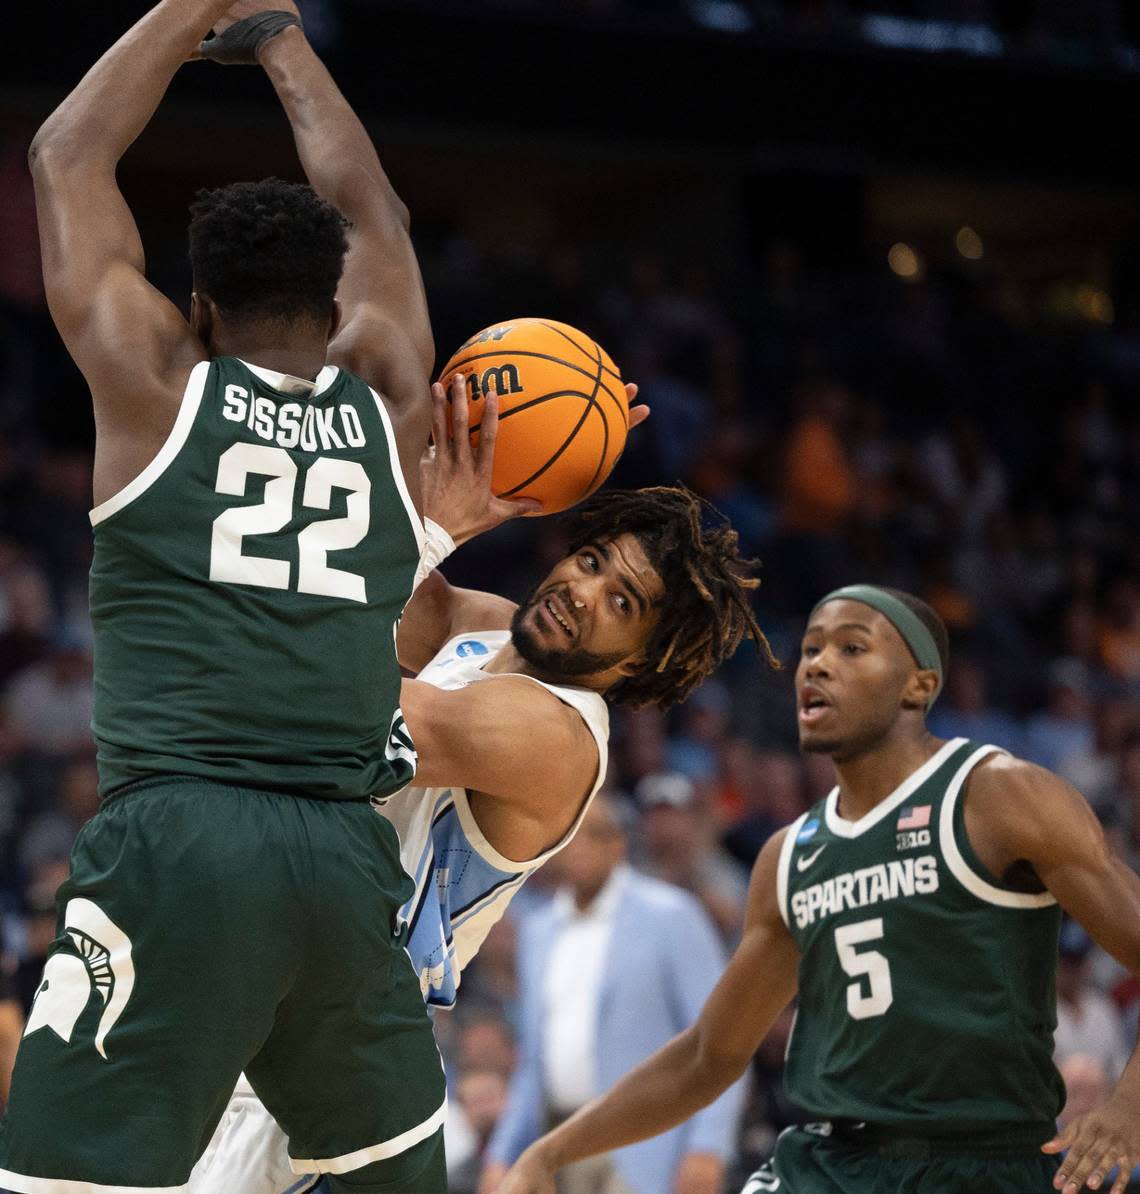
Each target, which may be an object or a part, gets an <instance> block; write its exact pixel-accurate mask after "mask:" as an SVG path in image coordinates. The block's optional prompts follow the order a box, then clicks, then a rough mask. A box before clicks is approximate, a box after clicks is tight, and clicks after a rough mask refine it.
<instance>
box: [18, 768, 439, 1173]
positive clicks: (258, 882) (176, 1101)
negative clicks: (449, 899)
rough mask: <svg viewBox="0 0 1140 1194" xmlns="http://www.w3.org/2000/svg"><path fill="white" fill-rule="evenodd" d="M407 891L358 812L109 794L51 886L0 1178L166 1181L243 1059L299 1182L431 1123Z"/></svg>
mask: <svg viewBox="0 0 1140 1194" xmlns="http://www.w3.org/2000/svg"><path fill="white" fill-rule="evenodd" d="M411 890H412V883H411V880H409V879H408V878H407V877H406V876H405V875H404V873H403V870H402V869H401V867H400V861H399V843H398V840H397V837H396V834H395V831H394V830H393V829H392V827H391V826H390V825H389V824H388V823H387V822H386V821H385V820H384V819H383V818H382V817H379V816H377V814H376V813H375V812H374V811H373V809H372V808H371V807H370V806H369V805H368V804H367V803H359V804H357V803H347V804H346V803H339V802H335V801H318V800H308V799H302V798H298V797H294V796H289V795H285V794H281V793H270V792H260V791H253V790H249V789H237V788H227V787H223V786H220V785H217V784H212V783H203V782H200V781H197V780H173V781H171V780H162V781H154V782H148V783H147V784H146V785H145V786H136V787H134V788H132V789H130V790H129V791H128V792H126V793H124V794H122V795H120V796H117V797H115V798H114V799H112V800H111V801H110V802H109V803H108V804H107V805H105V806H104V808H103V809H101V810H100V812H99V813H98V814H97V815H96V816H95V817H94V818H93V819H92V820H91V821H90V822H89V823H88V824H87V826H85V828H84V829H83V831H82V832H81V833H80V835H79V838H78V840H77V841H76V844H75V849H74V851H73V852H72V860H71V878H70V879H69V880H68V881H67V882H66V883H65V884H64V885H63V887H62V888H61V889H60V893H59V932H58V936H57V938H56V941H55V943H54V944H53V946H52V950H51V953H50V955H49V957H48V961H47V965H46V967H45V969H44V977H43V981H42V983H41V985H40V987H39V991H38V993H37V995H36V1001H35V1003H34V1005H33V1007H32V1010H31V1013H30V1015H29V1018H28V1023H27V1027H26V1029H25V1032H24V1038H23V1041H22V1042H21V1045H20V1050H19V1054H18V1056H17V1060H16V1068H15V1073H14V1075H13V1080H12V1094H11V1100H10V1103H9V1109H8V1114H7V1116H6V1117H5V1119H4V1120H3V1122H2V1123H0V1189H9V1190H13V1191H18V1192H20V1194H25V1192H27V1194H112V1192H115V1194H118V1192H122V1194H127V1192H129V1191H163V1190H177V1189H178V1188H179V1187H181V1186H182V1185H183V1184H184V1183H185V1182H186V1181H187V1179H188V1178H189V1175H190V1170H191V1168H192V1167H193V1165H194V1163H195V1161H196V1160H197V1158H198V1157H199V1156H200V1155H201V1153H202V1151H203V1150H204V1149H205V1147H206V1144H207V1142H208V1141H209V1139H210V1136H211V1134H212V1133H213V1131H214V1127H215V1125H216V1124H217V1122H218V1120H219V1118H220V1117H221V1115H222V1113H223V1111H224V1109H225V1107H226V1104H227V1101H228V1100H229V1097H230V1094H231V1093H232V1091H233V1089H234V1085H235V1083H236V1081H237V1078H238V1075H239V1074H240V1073H241V1072H242V1071H243V1070H244V1071H245V1073H246V1075H247V1077H248V1078H249V1080H250V1082H251V1084H252V1085H253V1088H254V1090H255V1091H256V1092H257V1094H258V1096H259V1097H260V1098H261V1100H262V1102H263V1103H264V1104H265V1105H266V1107H267V1108H268V1109H269V1111H270V1112H271V1113H272V1115H273V1116H274V1117H275V1118H276V1120H277V1121H278V1123H279V1124H280V1125H281V1127H282V1128H283V1129H284V1131H285V1133H286V1135H287V1136H288V1137H289V1142H290V1143H289V1151H290V1155H291V1157H292V1158H295V1161H296V1164H295V1168H296V1170H297V1172H298V1173H316V1172H321V1173H330V1174H342V1173H343V1174H347V1173H351V1172H352V1171H354V1170H357V1169H360V1168H362V1167H364V1166H370V1165H373V1164H374V1163H376V1162H378V1161H383V1160H385V1159H387V1158H390V1157H395V1156H398V1155H400V1154H401V1153H403V1152H405V1151H406V1150H408V1149H411V1148H413V1147H414V1146H415V1145H417V1144H419V1143H420V1142H421V1141H425V1140H427V1139H429V1138H430V1137H432V1136H433V1135H435V1134H436V1132H437V1130H438V1129H439V1127H440V1125H441V1124H442V1122H443V1114H444V1078H443V1069H442V1066H441V1063H440V1058H439V1053H438V1051H437V1049H436V1046H435V1040H434V1038H433V1035H432V1030H431V1023H430V1021H429V1019H428V1014H427V1010H426V1007H425V1005H424V1002H423V999H422V997H421V995H420V987H419V981H418V979H417V978H416V975H415V973H414V971H413V968H412V965H411V962H410V960H409V958H408V956H407V953H406V952H405V950H404V948H403V942H402V940H401V938H400V937H399V936H398V935H397V934H396V933H395V932H394V926H395V924H396V912H397V910H398V909H399V907H400V905H401V903H402V902H403V901H404V900H405V899H406V898H407V897H408V896H409V895H410V893H411ZM423 1189H424V1194H433V1192H434V1191H436V1190H438V1191H440V1192H442V1191H443V1189H444V1186H443V1184H442V1179H440V1180H439V1181H438V1182H436V1183H435V1184H429V1185H426V1186H424V1187H423Z"/></svg>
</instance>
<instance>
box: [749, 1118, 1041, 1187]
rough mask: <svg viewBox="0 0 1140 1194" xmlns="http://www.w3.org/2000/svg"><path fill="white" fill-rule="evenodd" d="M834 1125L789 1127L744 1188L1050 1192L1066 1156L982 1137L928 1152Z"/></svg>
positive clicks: (914, 1145)
mask: <svg viewBox="0 0 1140 1194" xmlns="http://www.w3.org/2000/svg"><path fill="white" fill-rule="evenodd" d="M829 1128H830V1125H829V1124H811V1125H809V1126H808V1127H806V1128H788V1129H787V1130H786V1131H785V1132H782V1133H781V1134H780V1139H779V1140H778V1141H777V1143H776V1151H775V1155H774V1156H773V1157H772V1159H771V1160H770V1161H768V1162H767V1163H766V1164H765V1165H763V1166H762V1167H761V1168H760V1169H759V1170H758V1171H757V1172H756V1173H754V1174H753V1175H752V1176H751V1177H750V1178H749V1179H748V1181H747V1182H746V1183H745V1185H744V1189H743V1190H742V1191H741V1194H980V1192H981V1191H984V1192H985V1194H1048V1192H1050V1191H1052V1190H1053V1176H1054V1174H1055V1173H1056V1172H1057V1166H1058V1164H1059V1162H1058V1160H1057V1158H1056V1157H1047V1156H1045V1155H1044V1154H1043V1153H1035V1152H1033V1151H1032V1150H1031V1149H1025V1148H1018V1149H1001V1148H995V1147H993V1146H991V1145H988V1144H982V1143H981V1142H979V1147H978V1149H977V1150H976V1152H975V1153H971V1152H970V1151H969V1149H970V1143H969V1139H968V1138H964V1139H962V1140H961V1143H960V1145H958V1146H957V1147H960V1148H961V1152H958V1151H957V1147H955V1146H950V1147H946V1146H945V1145H942V1146H941V1147H939V1146H935V1148H934V1149H933V1150H930V1151H926V1153H925V1155H923V1153H924V1150H923V1148H922V1147H921V1142H919V1141H916V1140H914V1138H904V1139H900V1140H899V1141H898V1142H897V1143H898V1147H891V1146H890V1145H883V1146H879V1147H874V1146H872V1147H867V1146H865V1145H862V1144H860V1143H858V1142H853V1141H851V1140H850V1139H835V1138H833V1137H831V1136H829V1135H826V1134H824V1133H825V1131H826V1130H827V1129H829ZM1046 1138H1047V1137H1045V1136H1042V1137H1041V1139H1042V1140H1044V1139H1046ZM932 1143H933V1142H932ZM907 1154H909V1155H907Z"/></svg>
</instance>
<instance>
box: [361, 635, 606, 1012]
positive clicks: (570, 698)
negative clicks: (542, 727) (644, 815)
mask: <svg viewBox="0 0 1140 1194" xmlns="http://www.w3.org/2000/svg"><path fill="white" fill-rule="evenodd" d="M509 641H510V632H509V631H506V630H494V631H479V632H477V633H473V634H461V635H457V636H456V637H455V638H453V639H452V640H451V641H450V642H448V643H446V644H445V645H444V647H443V648H442V650H440V652H439V653H438V654H437V655H436V657H435V658H434V659H433V660H432V661H431V662H430V663H429V664H428V665H427V667H425V668H424V669H423V671H421V672H420V674H419V679H421V680H424V681H426V682H427V683H429V684H434V685H436V687H438V688H445V689H457V688H464V687H466V686H467V685H468V684H476V683H479V682H481V681H484V680H489V679H493V678H494V677H493V676H492V675H488V673H487V672H485V671H484V670H483V667H484V665H485V664H487V663H488V662H490V660H491V659H492V658H493V657H494V656H495V655H496V654H497V652H498V651H499V650H500V649H501V648H502V647H503V646H505V645H506V644H507V642H509ZM526 679H528V680H530V681H531V683H533V684H539V685H540V686H541V687H542V688H545V689H547V690H548V691H549V692H552V693H553V694H554V695H555V696H556V697H558V699H559V700H560V701H562V702H564V703H565V704H567V705H570V706H571V707H572V708H574V709H576V710H577V711H578V712H579V713H580V714H581V716H582V720H583V721H584V722H585V723H586V725H587V727H588V728H589V730H590V733H591V734H592V735H593V738H594V741H595V742H596V744H597V747H598V769H597V774H596V775H595V776H594V781H593V784H592V786H591V788H590V790H589V793H588V795H587V798H586V800H585V801H584V802H583V805H582V809H581V811H580V813H579V815H578V817H577V818H576V820H575V822H574V824H573V826H572V827H571V829H570V831H569V832H568V833H567V834H566V836H565V837H564V838H563V839H562V840H561V841H560V842H558V843H557V844H556V845H555V846H553V847H552V848H551V849H549V850H547V851H546V852H545V853H544V854H541V855H540V856H539V857H537V858H532V859H529V860H527V861H524V862H517V861H513V860H511V859H509V858H504V857H503V856H502V855H501V854H500V853H499V852H498V851H497V850H496V849H495V848H494V847H493V846H492V845H491V843H490V842H488V841H487V839H486V838H485V837H484V836H483V834H482V833H481V832H480V830H479V826H478V824H477V823H476V821H475V817H474V814H473V813H472V811H471V805H470V802H469V801H468V798H467V793H466V791H464V790H463V789H462V788H406V789H405V790H404V791H402V792H398V793H396V794H395V795H394V796H392V797H390V798H389V799H388V800H387V801H385V802H384V803H382V804H379V805H378V810H379V812H380V814H381V815H382V816H384V817H386V818H387V819H388V820H389V821H391V822H392V824H393V825H394V826H395V828H396V831H397V833H399V835H400V857H401V859H402V861H403V864H404V870H406V871H407V872H408V874H409V875H411V877H412V879H413V880H414V881H415V885H416V889H415V894H414V895H413V896H412V898H411V899H410V900H409V901H408V902H407V903H406V904H405V905H404V907H403V908H402V909H401V913H400V915H401V918H402V920H403V922H404V923H405V924H406V925H407V926H408V927H409V936H408V944H407V949H408V953H409V954H410V956H411V959H412V964H413V965H414V966H415V968H416V972H417V973H418V974H419V976H420V987H421V989H422V991H423V994H424V998H425V999H426V1000H427V1001H428V1002H429V1003H433V1004H438V1005H440V1006H444V1007H450V1006H451V1005H452V1004H453V1003H454V1002H455V996H456V992H457V990H458V988H459V982H460V975H461V973H462V971H463V967H464V966H466V965H467V963H468V962H469V961H470V960H471V959H472V958H473V957H474V956H475V954H476V953H477V952H478V950H479V947H480V946H481V945H482V944H483V941H484V940H485V938H486V936H487V934H488V932H490V929H491V926H492V925H493V924H494V923H495V922H496V921H497V920H499V919H500V918H501V917H502V915H503V913H504V912H505V911H506V909H507V905H508V904H509V903H510V901H511V898H512V897H513V896H514V894H515V892H516V891H518V889H519V888H520V887H521V886H522V885H523V883H524V882H525V881H526V878H527V876H528V875H530V874H532V873H533V872H534V871H535V870H536V869H537V868H538V867H540V866H541V865H542V864H543V863H544V862H545V861H546V860H547V859H548V858H550V857H551V856H552V855H553V854H556V853H557V852H558V851H559V850H561V849H562V848H563V847H564V846H565V845H566V843H567V842H569V841H570V839H571V838H572V837H573V836H574V834H575V833H576V832H577V829H578V826H579V825H580V824H581V821H582V817H583V816H584V815H585V812H586V808H587V807H588V806H589V803H590V800H592V799H593V796H594V793H595V792H597V790H598V788H599V787H600V786H601V783H602V781H603V780H604V779H605V774H606V763H607V751H608V745H607V744H608V739H609V710H608V709H607V708H606V703H605V701H604V700H602V698H601V697H600V696H599V695H598V694H597V693H596V692H590V691H589V690H587V689H584V688H573V687H569V686H562V685H554V684H542V683H541V681H538V680H534V679H532V678H531V677H526ZM524 732H525V731H524Z"/></svg>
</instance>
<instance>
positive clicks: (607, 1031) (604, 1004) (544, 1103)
mask: <svg viewBox="0 0 1140 1194" xmlns="http://www.w3.org/2000/svg"><path fill="white" fill-rule="evenodd" d="M625 860H626V833H625V829H624V827H623V824H622V812H621V809H620V807H619V806H618V805H616V804H615V803H614V802H613V800H612V799H610V798H608V797H606V796H599V797H596V798H595V800H594V803H593V805H592V806H591V808H590V811H589V812H588V813H587V814H586V817H585V819H584V821H583V823H582V827H581V829H580V830H579V831H578V836H577V837H576V838H575V839H574V841H573V842H572V843H571V844H570V845H569V846H568V847H567V848H566V850H565V851H564V853H563V854H562V855H560V856H559V860H558V865H560V866H561V867H562V873H563V875H564V877H565V883H566V885H565V887H564V888H563V889H562V890H560V891H559V893H558V895H557V897H556V898H555V900H554V902H553V903H552V904H551V905H550V907H549V908H548V909H546V910H545V911H543V912H540V913H538V914H536V915H535V916H533V917H531V918H530V919H529V920H528V921H527V922H526V923H525V924H524V925H523V928H522V933H521V941H520V950H519V975H520V980H519V982H520V992H521V1001H522V1009H523V1010H522V1033H521V1039H520V1050H521V1056H520V1061H519V1067H518V1069H517V1070H516V1072H515V1074H514V1077H513V1078H512V1080H511V1085H510V1091H509V1094H508V1101H507V1109H506V1111H505V1112H504V1114H503V1116H502V1118H501V1119H500V1121H499V1123H498V1126H497V1127H496V1129H495V1132H494V1135H493V1136H492V1138H491V1143H490V1146H489V1148H488V1150H487V1151H488V1165H487V1169H486V1171H485V1173H484V1179H483V1183H482V1185H481V1187H480V1189H481V1190H482V1191H483V1192H484V1194H489V1192H490V1191H493V1190H494V1189H495V1187H496V1185H497V1184H498V1183H499V1182H500V1181H501V1180H502V1177H503V1174H504V1173H505V1171H506V1168H507V1167H508V1166H509V1165H510V1164H511V1163H512V1162H513V1161H514V1160H515V1159H516V1158H517V1157H518V1156H519V1154H520V1153H521V1152H522V1151H523V1149H524V1148H526V1147H527V1146H528V1145H529V1144H530V1143H531V1142H532V1141H534V1140H535V1139H537V1137H538V1136H539V1135H540V1134H541V1133H542V1132H543V1131H544V1130H545V1129H546V1128H547V1127H549V1126H550V1125H551V1124H552V1123H555V1122H557V1121H558V1120H560V1119H563V1118H565V1117H566V1116H567V1115H569V1114H570V1113H572V1112H573V1111H575V1110H576V1109H577V1108H578V1107H580V1106H581V1105H582V1104H583V1103H586V1102H587V1101H589V1099H591V1098H593V1097H594V1096H595V1095H596V1094H599V1093H600V1092H601V1091H603V1090H605V1089H606V1088H607V1087H608V1086H609V1085H610V1083H611V1082H613V1081H614V1080H615V1079H616V1078H617V1077H618V1076H620V1075H621V1074H624V1073H626V1072H627V1071H628V1070H630V1069H631V1068H632V1067H633V1066H635V1065H637V1064H638V1063H639V1062H641V1061H643V1060H644V1059H645V1058H646V1057H648V1056H649V1054H650V1053H652V1052H653V1051H654V1050H655V1049H657V1048H659V1047H660V1046H661V1045H663V1044H664V1043H665V1042H666V1041H667V1040H669V1039H670V1038H671V1037H672V1036H673V1035H674V1034H675V1033H677V1032H679V1031H681V1030H682V1029H684V1028H686V1027H688V1025H689V1024H691V1023H692V1022H693V1020H695V1018H696V1016H697V1013H698V1012H699V1010H700V1008H701V1005H702V1004H703V1002H704V1000H705V999H706V998H707V996H708V994H709V992H710V991H711V990H712V988H713V986H714V985H715V983H716V981H717V979H718V978H719V977H720V972H721V969H722V967H723V965H724V952H723V950H722V949H721V946H720V943H719V942H718V940H717V936H716V933H715V931H714V929H713V927H712V925H711V923H710V922H709V919H708V917H707V916H706V915H705V913H704V911H703V910H702V909H701V907H700V905H699V904H698V903H697V902H696V901H695V900H694V899H693V898H692V896H690V895H689V894H688V893H686V892H683V891H679V890H677V889H676V888H673V887H670V886H668V885H667V884H664V883H660V882H658V881H657V880H655V879H650V878H647V877H645V876H643V875H640V874H638V873H637V872H636V871H634V870H632V869H631V868H630V867H629V866H628V864H627V863H626V861H625ZM552 865H553V864H552ZM741 1093H742V1092H741V1090H740V1089H739V1087H734V1088H733V1089H732V1090H730V1091H728V1092H726V1094H725V1095H723V1096H722V1097H721V1098H720V1099H719V1100H718V1101H717V1102H716V1103H714V1104H713V1105H712V1106H711V1107H709V1108H707V1109H706V1110H705V1111H702V1112H700V1113H699V1114H698V1115H697V1116H695V1117H694V1118H693V1119H692V1120H691V1121H690V1122H689V1123H688V1124H686V1125H684V1126H683V1127H681V1128H677V1129H675V1130H674V1131H672V1132H669V1133H667V1134H666V1135H664V1136H659V1137H657V1138H655V1139H653V1140H647V1141H645V1142H643V1143H641V1144H637V1145H634V1146H632V1147H631V1148H626V1149H621V1150H620V1151H618V1152H616V1153H614V1154H612V1155H610V1156H607V1157H603V1158H598V1159H595V1160H592V1161H589V1162H586V1163H584V1164H583V1165H580V1166H573V1167H571V1168H570V1169H567V1170H566V1171H565V1173H564V1175H562V1176H561V1177H560V1184H559V1194H663V1192H667V1191H672V1190H674V1189H675V1188H677V1186H678V1184H679V1183H680V1182H681V1181H682V1180H683V1181H685V1182H686V1183H687V1184H686V1185H685V1186H684V1189H685V1190H686V1191H690V1192H691V1194H698V1192H700V1194H719V1192H720V1190H721V1183H722V1181H723V1176H724V1169H725V1164H726V1162H727V1160H728V1158H729V1157H730V1156H731V1153H732V1144H733V1137H734V1132H735V1127H736V1118H737V1114H738V1111H739V1105H740V1097H741Z"/></svg>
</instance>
